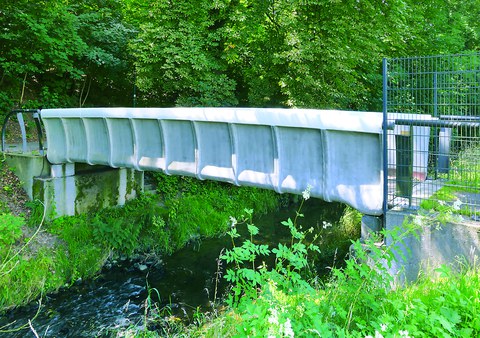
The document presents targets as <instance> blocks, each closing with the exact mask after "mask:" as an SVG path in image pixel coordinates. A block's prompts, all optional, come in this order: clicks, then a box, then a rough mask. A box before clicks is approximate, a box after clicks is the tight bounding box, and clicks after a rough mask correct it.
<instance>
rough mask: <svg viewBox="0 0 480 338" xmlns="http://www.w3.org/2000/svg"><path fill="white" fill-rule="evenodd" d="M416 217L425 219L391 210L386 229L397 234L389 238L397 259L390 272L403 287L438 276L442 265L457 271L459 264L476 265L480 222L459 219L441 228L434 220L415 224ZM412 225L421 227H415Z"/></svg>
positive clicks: (387, 217) (479, 241) (479, 243)
mask: <svg viewBox="0 0 480 338" xmlns="http://www.w3.org/2000/svg"><path fill="white" fill-rule="evenodd" d="M416 217H417V219H418V217H421V216H418V214H417V212H416V211H413V210H412V211H410V210H390V211H388V212H387V214H386V222H385V229H386V230H387V233H388V232H392V233H395V234H396V235H395V236H387V237H386V238H385V245H386V246H387V247H389V249H390V250H392V253H393V257H394V260H393V262H392V266H391V267H390V269H389V271H390V273H391V274H392V275H393V276H395V278H396V280H397V281H398V282H399V283H400V284H403V283H405V282H411V281H414V280H416V279H417V278H418V277H419V276H420V275H421V274H426V275H431V274H434V273H435V271H434V270H435V269H437V268H439V267H440V266H442V265H447V266H450V267H452V268H453V269H455V268H458V266H459V265H458V263H461V264H460V265H462V266H465V265H467V266H468V265H471V266H473V265H474V264H476V260H477V257H478V252H479V249H480V223H479V222H475V221H473V220H470V219H468V218H467V217H464V219H463V221H461V219H460V218H458V220H451V221H449V222H447V223H446V224H439V223H438V221H434V219H433V218H432V219H430V221H428V219H423V221H420V220H419V219H418V221H417V222H415V218H416ZM412 222H414V223H418V224H414V225H411V223H412ZM409 223H410V225H409ZM399 238H401V240H399Z"/></svg>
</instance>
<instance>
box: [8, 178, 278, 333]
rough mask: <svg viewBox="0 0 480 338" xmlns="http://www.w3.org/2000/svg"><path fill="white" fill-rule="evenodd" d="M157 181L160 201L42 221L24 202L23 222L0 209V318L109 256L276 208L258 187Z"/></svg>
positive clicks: (149, 249) (165, 248)
mask: <svg viewBox="0 0 480 338" xmlns="http://www.w3.org/2000/svg"><path fill="white" fill-rule="evenodd" d="M157 179H158V184H159V189H158V190H159V193H160V197H161V200H159V196H156V195H147V194H144V195H142V196H140V197H139V198H136V199H135V200H132V201H129V202H127V203H126V204H125V206H123V207H114V208H108V209H103V210H101V211H99V212H97V213H96V214H93V215H85V214H84V215H77V216H63V217H59V218H56V219H54V220H52V221H49V222H44V220H43V216H44V215H43V214H44V208H43V206H42V205H41V203H39V202H32V203H29V206H30V209H29V210H30V212H29V216H28V217H26V216H25V215H21V216H14V215H13V214H12V212H11V211H10V210H9V209H8V207H7V206H5V207H4V208H2V211H1V213H0V313H1V312H2V311H5V310H8V309H10V308H12V307H16V306H20V305H24V304H27V303H29V302H30V301H32V300H34V299H38V298H39V297H42V296H43V295H44V294H46V293H48V292H54V291H57V290H59V289H60V288H62V287H68V286H69V285H71V284H72V283H73V282H75V281H76V280H78V279H86V278H92V277H93V276H95V274H97V273H98V272H99V271H100V270H101V268H102V266H103V265H104V263H105V262H106V261H107V259H109V258H110V257H115V256H126V257H131V256H133V255H138V254H140V255H142V254H148V255H149V257H152V256H153V257H160V256H161V255H163V254H170V253H172V252H174V251H176V250H178V249H179V248H181V247H183V246H184V245H185V244H187V243H188V242H189V241H191V240H193V239H194V240H196V241H199V240H201V238H202V237H206V236H215V235H218V234H220V233H222V232H225V231H226V230H227V229H228V223H229V218H228V215H230V214H231V213H232V212H236V210H238V208H240V207H242V208H243V207H255V208H259V209H260V210H263V211H267V210H272V209H274V208H276V207H277V206H278V197H276V196H275V194H274V193H272V192H265V191H261V190H259V189H253V188H237V187H233V186H231V185H229V186H227V185H222V184H217V183H214V182H196V181H194V180H192V179H189V178H182V177H179V178H175V179H172V178H170V177H167V176H165V175H157ZM7 188H8V189H11V185H9V186H8V187H7ZM223 202H225V203H223ZM36 229H37V230H38V229H41V231H40V232H39V231H36ZM1 332H2V329H1V328H0V333H1Z"/></svg>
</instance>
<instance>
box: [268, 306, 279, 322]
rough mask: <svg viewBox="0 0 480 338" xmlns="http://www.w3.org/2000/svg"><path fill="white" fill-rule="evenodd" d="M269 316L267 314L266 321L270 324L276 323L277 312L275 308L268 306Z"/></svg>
mask: <svg viewBox="0 0 480 338" xmlns="http://www.w3.org/2000/svg"><path fill="white" fill-rule="evenodd" d="M269 310H270V314H271V315H270V316H268V322H269V323H270V324H274V325H278V312H277V309H275V308H270V309H269Z"/></svg>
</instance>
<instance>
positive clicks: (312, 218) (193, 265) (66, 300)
mask: <svg viewBox="0 0 480 338" xmlns="http://www.w3.org/2000/svg"><path fill="white" fill-rule="evenodd" d="M307 202H308V203H306V205H305V206H304V209H303V210H302V213H304V214H305V217H304V218H301V219H300V222H299V223H300V224H302V225H303V226H304V228H309V227H311V226H313V227H314V228H316V229H317V230H318V231H321V232H322V237H323V238H322V241H323V243H327V242H329V241H336V240H337V235H338V234H335V231H336V229H335V228H336V224H337V223H338V221H339V219H340V217H341V215H342V212H343V206H342V205H340V204H334V203H323V202H320V201H318V200H313V199H311V200H308V201H307ZM295 208H296V207H295V206H294V207H292V208H288V210H282V211H279V212H275V213H271V214H267V215H262V216H259V217H255V221H254V223H255V225H257V226H258V227H259V228H260V235H259V237H258V239H259V240H260V241H261V242H263V243H265V244H269V245H270V246H271V247H272V246H274V245H276V244H277V243H278V242H279V241H287V240H288V239H289V238H290V236H289V232H288V229H287V228H286V227H284V226H282V225H280V222H281V221H283V220H286V219H287V218H289V217H291V218H292V219H293V218H294V217H295V210H296V209H295ZM324 221H326V222H329V223H331V224H333V226H332V227H331V228H328V229H323V225H324V223H323V222H324ZM241 227H242V226H241V225H240V226H239V231H241ZM238 244H240V239H239V240H238ZM228 247H231V239H230V237H228V236H222V237H220V238H215V239H205V240H201V241H197V242H195V243H192V244H191V245H189V246H188V247H186V248H184V249H183V250H181V251H179V252H177V253H175V254H174V255H172V256H170V257H165V258H164V259H163V262H162V264H160V265H156V266H150V267H149V268H148V269H146V270H145V271H143V272H142V271H140V270H139V269H138V268H137V267H138V265H137V266H135V265H134V264H133V263H127V262H124V263H123V264H120V265H118V266H115V267H113V268H111V269H108V270H105V271H103V272H102V273H101V274H100V275H99V276H98V277H97V278H95V280H92V281H88V282H82V283H78V285H75V286H73V287H71V288H70V289H68V290H64V291H60V292H59V293H57V294H54V295H49V296H48V297H46V298H45V299H43V304H42V308H41V311H40V312H39V315H38V316H37V317H36V318H35V319H33V320H32V325H33V327H34V328H35V330H36V331H37V333H38V335H39V336H41V337H96V336H105V337H106V336H109V335H110V334H111V332H112V331H113V330H115V329H125V328H127V327H128V326H130V325H143V318H144V314H145V311H146V310H147V309H151V308H152V307H149V308H148V307H147V308H146V307H145V304H146V301H147V300H152V301H154V302H155V304H154V307H156V308H159V309H163V313H162V314H163V315H170V316H175V317H178V318H179V319H181V320H183V321H187V322H188V321H189V320H192V318H193V315H194V313H195V311H197V310H199V311H209V310H211V309H212V308H211V305H212V301H213V299H214V294H215V285H216V276H217V274H216V272H217V271H218V269H217V258H218V256H219V254H220V252H221V250H222V249H223V248H228ZM330 247H335V245H333V246H332V245H330ZM333 252H334V251H332V250H331V249H329V253H328V254H327V257H325V261H324V262H321V263H318V269H319V272H320V273H321V270H322V268H324V267H325V266H326V265H332V264H333V259H334V258H333V257H332V256H333ZM344 254H345V253H344V252H340V253H338V255H339V257H340V259H342V258H343V256H344ZM223 270H224V269H223ZM220 282H221V283H220V284H219V286H218V290H217V299H218V298H220V296H221V295H222V294H223V293H224V292H225V288H226V284H225V283H224V282H223V280H220ZM149 290H150V292H149ZM149 294H150V298H149ZM37 307H38V306H37V304H32V305H31V306H27V307H24V308H21V309H17V310H15V311H12V312H11V313H9V314H7V316H5V317H4V318H0V327H1V326H2V325H5V324H6V323H11V322H13V321H15V323H14V324H13V325H11V326H9V328H13V327H18V326H19V325H21V324H25V323H28V320H29V319H32V318H33V317H34V315H35V313H36V310H37ZM0 336H1V337H35V336H34V334H33V332H32V331H31V330H30V329H29V328H28V324H27V329H24V330H21V331H18V332H12V333H0Z"/></svg>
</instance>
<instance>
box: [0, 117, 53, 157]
mask: <svg viewBox="0 0 480 338" xmlns="http://www.w3.org/2000/svg"><path fill="white" fill-rule="evenodd" d="M24 113H28V114H33V119H34V121H35V126H36V128H37V134H38V150H39V152H40V154H41V155H43V153H44V150H45V149H44V147H43V143H42V139H43V132H42V125H41V122H40V109H14V110H12V111H10V112H9V113H8V114H7V116H5V120H4V122H3V126H2V152H5V143H6V142H5V134H6V131H7V124H8V121H9V119H10V118H11V117H12V116H13V115H15V114H16V115H17V117H19V116H21V117H20V118H19V121H18V122H19V124H20V128H21V129H22V142H23V151H24V152H26V142H27V135H26V132H25V126H24V125H22V123H21V121H20V120H23V114H24Z"/></svg>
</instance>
